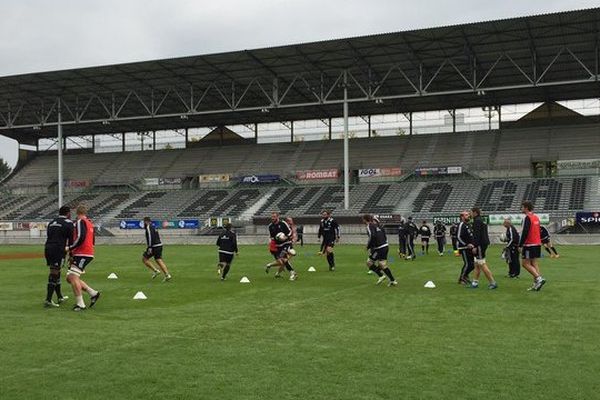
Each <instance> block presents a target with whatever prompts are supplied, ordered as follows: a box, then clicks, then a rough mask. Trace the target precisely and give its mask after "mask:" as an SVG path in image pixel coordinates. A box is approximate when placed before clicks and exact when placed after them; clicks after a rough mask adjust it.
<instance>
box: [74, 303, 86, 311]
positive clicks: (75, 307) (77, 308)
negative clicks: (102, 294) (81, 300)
mask: <svg viewBox="0 0 600 400" xmlns="http://www.w3.org/2000/svg"><path fill="white" fill-rule="evenodd" d="M83 310H85V307H79V306H78V305H77V304H75V305H74V306H73V311H83Z"/></svg>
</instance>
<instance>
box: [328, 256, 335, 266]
mask: <svg viewBox="0 0 600 400" xmlns="http://www.w3.org/2000/svg"><path fill="white" fill-rule="evenodd" d="M327 262H328V263H329V266H330V267H334V266H335V259H334V257H333V253H329V254H327Z"/></svg>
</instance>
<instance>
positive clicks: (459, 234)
mask: <svg viewBox="0 0 600 400" xmlns="http://www.w3.org/2000/svg"><path fill="white" fill-rule="evenodd" d="M469 216H470V213H469V212H468V211H463V212H461V213H460V216H459V218H460V223H459V224H458V227H457V230H456V240H457V249H458V251H459V252H460V255H461V256H462V259H463V266H462V269H461V271H460V276H459V278H458V283H460V284H461V285H467V286H470V285H471V281H470V280H469V274H470V273H471V271H473V270H474V269H475V257H474V256H473V249H474V248H475V246H474V245H473V234H472V233H471V228H469Z"/></svg>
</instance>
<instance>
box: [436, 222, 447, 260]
mask: <svg viewBox="0 0 600 400" xmlns="http://www.w3.org/2000/svg"><path fill="white" fill-rule="evenodd" d="M433 234H434V235H435V240H436V241H437V246H438V254H439V255H440V256H443V255H444V250H445V249H444V247H445V246H446V225H444V223H443V222H442V221H440V220H438V221H436V223H435V225H434V226H433Z"/></svg>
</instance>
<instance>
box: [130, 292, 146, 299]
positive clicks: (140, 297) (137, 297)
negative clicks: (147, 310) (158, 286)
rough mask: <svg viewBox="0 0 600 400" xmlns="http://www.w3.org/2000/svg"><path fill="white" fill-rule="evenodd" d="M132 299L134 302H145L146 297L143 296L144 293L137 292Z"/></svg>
mask: <svg viewBox="0 0 600 400" xmlns="http://www.w3.org/2000/svg"><path fill="white" fill-rule="evenodd" d="M133 299H134V300H146V299H147V297H146V295H145V294H144V292H137V293H136V294H135V296H133Z"/></svg>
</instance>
